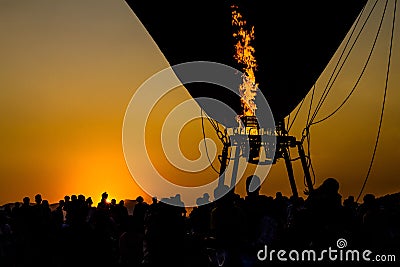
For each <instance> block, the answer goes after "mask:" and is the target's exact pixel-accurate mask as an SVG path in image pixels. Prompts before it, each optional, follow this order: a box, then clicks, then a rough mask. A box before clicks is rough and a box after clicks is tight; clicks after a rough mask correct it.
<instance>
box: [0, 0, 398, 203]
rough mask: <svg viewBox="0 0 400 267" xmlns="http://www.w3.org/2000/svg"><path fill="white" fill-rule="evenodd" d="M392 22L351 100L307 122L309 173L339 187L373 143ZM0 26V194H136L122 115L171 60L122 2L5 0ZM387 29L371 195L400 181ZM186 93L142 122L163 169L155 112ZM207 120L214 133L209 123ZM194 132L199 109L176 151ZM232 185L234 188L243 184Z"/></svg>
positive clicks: (274, 180)
mask: <svg viewBox="0 0 400 267" xmlns="http://www.w3.org/2000/svg"><path fill="white" fill-rule="evenodd" d="M381 2H383V1H381ZM389 2H391V3H392V2H393V1H389ZM379 10H381V8H378V12H380V11H379ZM390 10H392V8H390ZM377 15H379V14H378V13H377ZM377 21H378V16H375V17H374V20H373V22H374V23H372V24H371V25H370V26H369V27H367V30H366V32H367V34H365V35H363V37H362V40H361V41H362V42H361V43H360V44H359V45H358V46H356V47H355V48H354V49H355V52H354V54H353V56H352V57H351V58H350V64H349V65H346V66H345V68H344V69H343V71H342V72H343V75H342V76H340V77H339V78H338V80H337V83H336V84H335V86H334V87H333V88H332V93H331V95H330V96H329V97H328V99H327V102H326V105H324V106H323V108H322V109H321V112H320V114H319V115H320V116H319V117H321V118H322V117H323V116H324V115H326V114H329V112H330V111H332V110H334V109H335V107H336V106H337V105H338V104H339V103H340V102H341V100H342V99H344V97H345V96H346V95H347V93H348V92H349V91H350V90H351V88H352V86H353V84H354V82H355V80H356V79H357V76H358V74H359V73H360V71H361V67H362V64H363V62H364V61H365V59H366V56H367V53H368V50H369V47H370V44H371V43H372V38H373V37H374V33H375V29H376V26H375V25H377ZM390 23H391V16H388V18H387V19H386V20H385V22H384V25H383V32H382V35H381V38H380V39H379V41H378V44H377V48H376V51H375V52H374V54H373V57H372V58H371V63H370V65H369V67H368V69H367V70H366V73H365V76H364V78H363V79H362V81H361V82H360V85H359V88H358V89H357V90H356V91H355V93H354V94H353V96H352V97H351V99H350V100H349V102H348V103H347V104H346V105H345V106H344V107H343V109H342V110H341V111H340V112H339V113H338V114H337V115H335V116H334V117H332V118H331V119H329V120H327V121H326V122H324V123H322V124H319V125H316V126H315V127H314V128H312V129H311V130H312V159H313V165H314V168H315V171H316V174H317V180H316V182H317V184H319V183H320V182H321V181H322V180H323V179H324V178H325V177H328V176H333V177H336V178H337V179H338V180H339V181H340V183H341V189H340V190H341V193H342V195H343V196H344V197H346V196H347V195H349V194H352V195H357V194H358V192H359V189H360V187H361V185H362V181H363V179H364V177H365V174H366V172H367V169H368V164H369V160H370V157H371V154H372V149H373V145H374V141H375V136H376V131H377V126H378V119H379V112H380V108H381V102H382V96H383V90H384V82H385V66H386V62H387V52H388V46H389V43H388V41H389V37H390V36H389V35H390V26H391V25H390ZM396 27H397V29H398V27H399V23H398V22H397V24H396ZM0 32H1V33H2V34H1V36H0V59H1V64H0V85H1V90H0V112H1V117H0V124H1V131H0V147H1V148H2V150H1V153H0V205H1V204H4V203H7V202H14V201H21V200H22V198H23V197H24V196H30V197H31V199H33V198H34V195H35V194H36V193H41V194H42V195H43V198H44V199H48V200H49V201H50V202H57V201H58V200H59V199H61V198H62V197H63V196H64V195H70V194H84V195H85V196H91V197H92V198H93V199H94V200H95V202H97V201H98V200H99V197H100V195H101V193H102V192H103V191H107V192H108V193H109V195H110V197H114V198H117V199H118V200H119V199H125V198H128V199H134V198H136V197H137V196H138V195H139V194H142V195H144V193H143V192H142V191H141V189H140V187H139V186H138V185H137V184H136V183H135V182H134V180H133V179H132V177H131V175H130V173H129V171H128V168H127V166H126V163H125V160H124V155H123V151H122V140H121V139H122V138H121V136H122V123H123V119H124V114H125V111H126V108H127V106H128V103H129V101H130V99H131V97H132V95H133V93H134V92H135V90H136V89H137V88H138V87H139V86H140V85H141V84H142V83H143V82H144V81H145V80H146V79H148V78H149V77H150V76H151V75H153V74H154V73H156V72H157V71H159V70H161V69H163V68H165V67H167V66H168V62H167V61H166V60H165V58H164V57H163V55H162V54H161V52H160V51H159V49H158V48H157V46H156V44H155V43H154V42H153V41H152V39H151V37H150V36H148V34H147V33H146V31H145V29H144V28H143V26H142V25H141V24H140V22H139V21H138V19H137V18H136V16H135V15H134V14H133V13H132V11H131V10H130V9H129V8H128V6H127V5H126V4H125V3H124V1H122V0H121V1H111V0H108V1H107V0H85V1H81V0H70V1H51V0H36V1H29V0H21V1H13V0H2V1H0ZM395 37H396V38H395V42H394V48H393V55H392V56H393V57H392V68H391V76H390V83H389V88H388V96H387V102H386V108H385V116H384V121H383V128H382V133H381V139H380V143H379V147H378V150H377V154H376V160H375V163H374V165H373V169H372V172H371V176H370V178H369V182H368V184H367V187H366V190H365V193H367V192H372V193H375V194H377V195H383V194H388V193H393V192H398V191H400V182H399V179H398V177H397V176H398V174H399V173H400V164H398V157H397V155H398V154H399V152H400V131H399V127H400V126H398V125H399V124H398V121H399V115H400V107H399V106H398V103H397V101H398V99H400V90H399V89H400V78H399V76H398V75H397V73H400V60H399V59H400V54H399V53H398V51H400V47H399V46H400V44H399V42H398V40H399V31H398V30H397V31H396V36H395ZM331 69H332V67H328V68H327V69H326V72H325V74H324V75H323V76H322V77H321V79H320V80H319V81H318V83H317V91H316V92H317V93H316V95H317V96H318V94H320V92H322V90H323V88H324V86H325V83H324V81H326V77H329V75H330V72H329V70H331ZM288 78H290V77H288ZM188 98H190V95H189V94H188V93H187V92H186V91H185V89H184V88H178V89H177V90H176V91H174V92H173V93H171V94H170V95H168V96H166V97H165V99H163V101H162V102H160V103H159V106H158V107H157V108H158V109H159V112H156V113H154V114H155V115H154V118H152V120H153V121H151V120H150V122H149V123H150V124H152V123H153V124H154V126H152V127H154V128H152V130H151V133H148V134H150V143H151V145H150V147H151V153H152V155H153V156H154V157H159V159H160V161H161V162H159V164H160V171H161V172H165V173H171V174H175V172H174V171H173V170H172V169H171V166H170V165H168V164H167V163H166V162H165V161H162V159H163V155H162V151H161V149H160V147H159V146H158V147H157V144H159V143H160V136H159V131H160V127H159V126H160V123H161V122H162V120H163V116H165V115H166V114H167V113H168V110H170V109H171V107H172V106H173V104H174V103H176V101H178V100H181V101H184V100H186V99H188ZM309 99H310V96H308V97H307V99H306V101H305V104H304V106H303V108H302V110H301V112H300V114H299V117H298V119H297V120H296V123H295V124H294V126H293V129H292V131H291V133H292V134H294V135H295V136H296V137H300V135H301V130H302V128H303V127H304V123H305V120H306V116H307V111H308V109H307V108H308V104H309ZM317 99H318V98H317ZM138 115H140V114H138ZM206 130H207V133H208V134H209V137H210V138H213V139H215V135H213V131H212V129H211V127H210V126H209V125H207V129H206ZM201 139H202V133H201V123H200V120H197V121H193V122H191V123H190V124H189V125H187V127H186V128H185V129H184V131H183V132H182V135H181V141H182V143H183V144H184V147H186V152H185V151H184V154H185V155H187V156H188V157H189V158H196V156H198V155H199V150H198V144H199V142H200V141H201ZM215 140H216V142H217V144H218V140H217V139H215ZM152 141H154V142H152ZM190 145H193V150H190V149H189V148H190ZM218 148H220V146H219V147H218ZM189 150H190V151H189ZM293 153H294V152H293ZM294 154H295V153H294ZM163 162H164V163H163ZM294 167H295V174H296V179H297V184H298V188H299V191H300V193H301V191H302V190H304V185H303V182H302V172H301V169H300V162H294ZM169 170H170V171H169ZM213 175H215V174H214V173H213V172H212V171H211V170H207V172H206V174H205V176H204V177H207V178H204V179H205V180H207V181H208V180H209V179H210V177H212V176H213ZM215 178H216V177H215ZM198 179H200V178H199V177H198ZM200 180H201V179H200ZM192 182H193V181H192ZM197 182H199V181H198V180H196V181H195V182H194V183H197ZM200 182H202V181H200ZM238 190H239V192H243V183H240V184H239V186H238ZM278 190H279V191H282V192H283V193H284V194H285V195H289V194H290V186H289V183H288V179H287V176H286V173H285V168H284V163H283V162H280V161H279V162H278V164H276V165H274V166H273V167H272V170H271V172H270V174H269V175H268V177H267V179H266V181H265V183H264V185H263V188H262V193H266V194H274V193H275V192H276V191H278ZM147 200H148V198H147Z"/></svg>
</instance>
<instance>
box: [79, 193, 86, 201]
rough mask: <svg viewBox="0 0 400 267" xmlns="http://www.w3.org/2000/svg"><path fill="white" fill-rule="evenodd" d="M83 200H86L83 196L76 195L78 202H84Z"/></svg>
mask: <svg viewBox="0 0 400 267" xmlns="http://www.w3.org/2000/svg"><path fill="white" fill-rule="evenodd" d="M85 199H86V198H85V196H84V195H82V194H79V195H78V200H79V201H82V202H85Z"/></svg>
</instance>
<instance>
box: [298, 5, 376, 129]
mask: <svg viewBox="0 0 400 267" xmlns="http://www.w3.org/2000/svg"><path fill="white" fill-rule="evenodd" d="M378 1H379V0H376V1H375V3H374V5H373V6H372V8H371V10H370V12H369V14H368V16H367V18H366V19H365V21H364V23H363V25H362V26H361V29H360V31H359V32H358V34H357V36H356V37H355V39H354V41H353V44H352V45H351V47H350V49H349V51H348V52H347V55H346V56H345V58H344V60H343V62H342V64H341V65H340V67H339V70H338V71H337V73H336V75H335V77H334V78H333V76H334V74H335V71H336V69H337V67H338V66H339V62H340V60H341V58H342V56H343V55H344V52H345V50H346V48H347V46H348V44H349V43H350V39H351V37H352V35H353V33H354V32H355V29H356V26H357V25H358V23H359V21H360V18H361V16H362V13H364V11H365V6H364V7H363V9H362V11H361V13H360V15H359V17H358V19H357V21H356V24H355V26H354V27H353V30H352V32H351V34H350V37H349V38H348V40H347V42H346V44H345V47H344V49H343V51H342V53H341V55H340V58H339V60H338V62H337V64H336V66H335V69H334V71H333V72H332V75H331V77H330V78H329V80H328V83H327V85H326V87H325V89H324V91H323V93H322V96H321V99H320V100H319V101H318V104H317V106H316V108H315V111H314V113H313V115H312V117H311V119H310V121H309V123H308V125H307V126H306V127H310V126H311V123H312V122H313V121H314V119H315V117H316V116H317V114H318V112H319V111H320V109H321V107H322V105H323V103H324V102H325V100H326V98H327V96H328V94H329V92H330V91H331V89H332V86H333V84H334V83H335V81H336V79H337V77H338V76H339V74H340V72H341V70H342V68H343V66H344V65H345V63H346V61H347V59H348V57H349V56H350V54H351V52H352V50H353V48H354V46H355V44H356V43H357V41H358V39H359V37H360V35H361V33H362V32H363V30H364V28H365V26H366V25H367V22H368V21H369V19H370V17H371V14H372V13H373V11H374V10H375V7H376V5H377V3H378ZM332 78H333V79H332ZM331 81H332V82H331ZM330 82H331V83H330ZM329 83H330V84H329Z"/></svg>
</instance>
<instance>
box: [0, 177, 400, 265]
mask: <svg viewBox="0 0 400 267" xmlns="http://www.w3.org/2000/svg"><path fill="white" fill-rule="evenodd" d="M338 189H339V184H338V183H337V182H336V180H334V179H327V180H326V181H325V182H324V183H323V184H322V185H321V186H320V187H319V188H318V189H317V190H316V191H315V193H314V194H312V195H309V196H308V198H306V199H303V198H297V199H294V198H287V197H284V196H282V195H281V194H280V193H277V194H276V196H275V197H269V196H264V195H260V194H259V193H258V191H255V192H253V193H248V194H247V196H246V197H244V198H241V197H240V196H239V195H236V194H234V193H228V194H227V195H226V196H225V197H223V198H221V199H219V200H218V201H216V202H207V198H203V199H201V200H202V201H203V202H202V203H200V202H199V206H198V207H195V208H194V209H193V210H192V211H191V212H190V213H189V214H187V212H186V209H184V208H181V207H176V206H171V205H168V204H165V203H163V202H162V201H157V200H156V199H155V198H154V199H153V203H151V204H148V203H146V202H144V201H143V199H142V198H141V197H138V198H137V204H136V205H135V207H134V209H133V211H129V212H128V209H127V207H126V206H125V204H124V201H120V202H119V203H116V201H115V200H113V201H112V202H111V203H109V202H108V201H106V200H107V197H108V196H107V194H104V195H103V200H102V201H101V202H100V203H98V204H97V205H95V206H93V205H92V204H93V203H92V202H91V198H86V197H85V196H83V195H78V196H76V195H71V197H69V196H66V197H65V199H64V200H61V201H60V202H59V205H58V207H57V208H56V209H54V210H51V209H50V207H49V204H48V202H47V201H46V200H42V198H41V195H39V194H38V195H37V196H36V197H35V204H31V203H30V199H29V198H27V197H26V198H24V202H23V203H22V204H20V203H16V205H15V206H14V207H13V208H11V207H10V206H7V207H6V209H5V210H4V211H2V212H1V215H0V266H1V267H3V266H4V267H6V266H60V267H61V266H108V267H112V266H121V267H122V266H182V267H186V266H187V267H191V266H193V267H197V266H199V267H200V266H202V267H208V266H209V267H213V266H243V267H245V266H246V267H247V266H249V267H251V266H255V267H256V266H271V265H273V266H283V265H289V264H290V265H291V266H298V265H307V266H313V265H320V264H322V263H324V266H326V265H332V266H334V265H338V264H343V265H348V264H349V263H350V264H352V265H353V266H354V264H355V263H359V264H361V265H363V266H364V265H366V266H368V264H372V263H377V262H378V261H379V266H392V265H397V266H398V264H399V262H400V253H399V252H400V197H399V194H396V195H390V196H387V197H382V198H379V199H378V198H375V196H374V195H371V194H367V195H365V196H364V198H363V202H362V203H360V204H359V203H356V202H354V199H353V198H352V197H349V198H347V199H345V200H343V201H342V199H341V196H340V195H339V194H338ZM199 201H200V199H199ZM203 203H207V204H205V205H202V204H203ZM324 250H325V251H324ZM368 251H370V252H368Z"/></svg>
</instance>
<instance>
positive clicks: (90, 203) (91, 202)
mask: <svg viewBox="0 0 400 267" xmlns="http://www.w3.org/2000/svg"><path fill="white" fill-rule="evenodd" d="M86 203H87V204H88V205H89V206H90V205H93V200H92V197H88V198H87V199H86Z"/></svg>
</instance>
